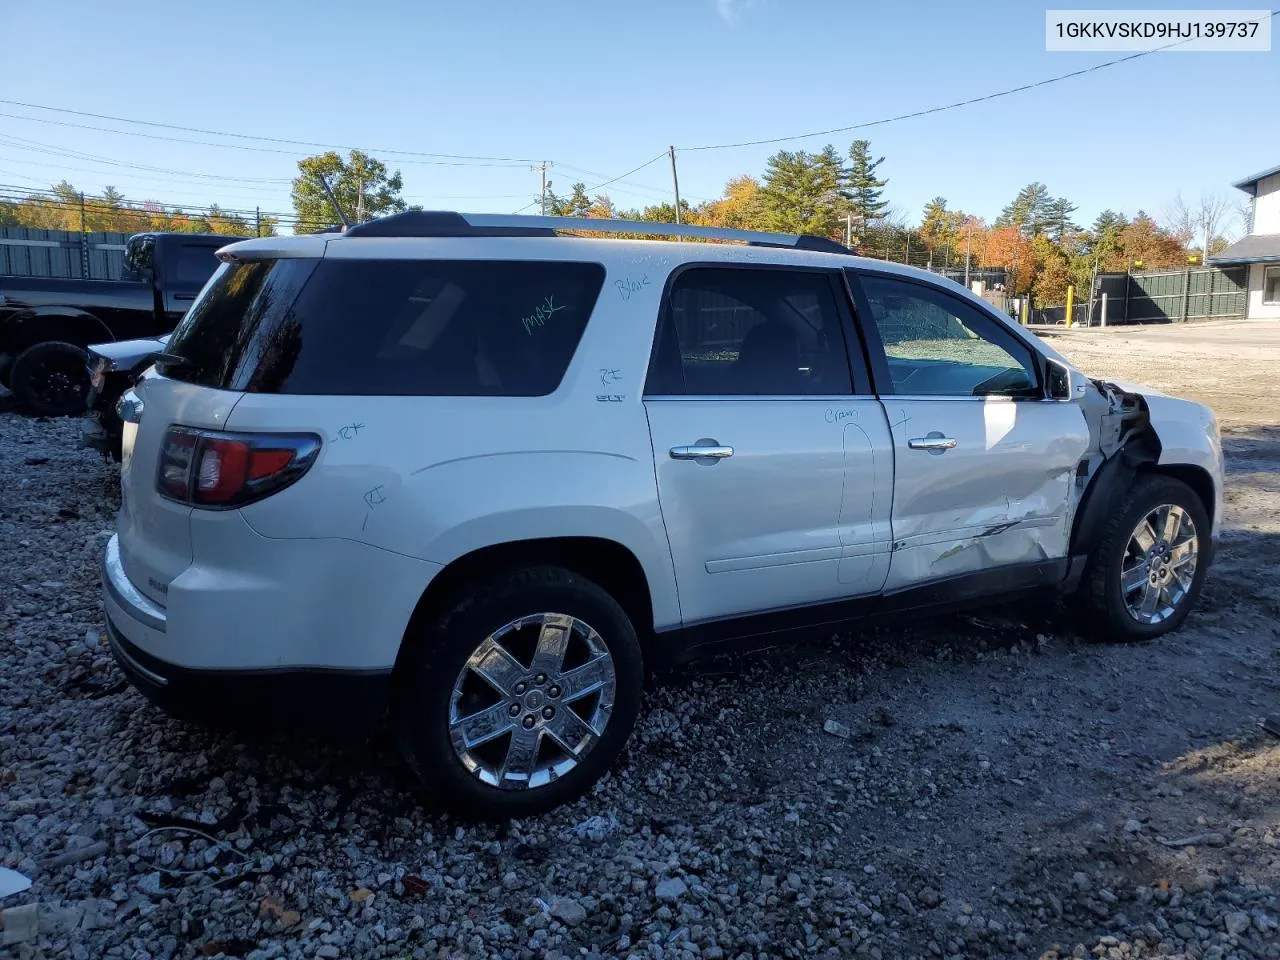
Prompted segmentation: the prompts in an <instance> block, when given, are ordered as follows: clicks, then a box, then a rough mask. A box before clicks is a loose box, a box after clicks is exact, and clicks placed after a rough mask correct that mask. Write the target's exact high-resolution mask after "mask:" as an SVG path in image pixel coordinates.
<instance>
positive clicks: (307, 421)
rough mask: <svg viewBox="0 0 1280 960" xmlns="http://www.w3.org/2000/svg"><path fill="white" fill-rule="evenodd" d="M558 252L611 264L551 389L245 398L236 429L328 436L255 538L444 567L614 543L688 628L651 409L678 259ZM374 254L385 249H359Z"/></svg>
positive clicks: (672, 617) (454, 252) (668, 614)
mask: <svg viewBox="0 0 1280 960" xmlns="http://www.w3.org/2000/svg"><path fill="white" fill-rule="evenodd" d="M418 242H419V243H423V244H425V245H430V244H433V243H438V241H418ZM552 242H554V243H555V244H556V248H555V249H556V250H557V252H558V253H560V256H559V257H558V258H559V259H566V260H569V259H584V260H592V261H595V262H600V263H602V264H603V265H604V266H605V268H606V278H605V283H604V287H603V289H602V291H601V293H600V296H599V298H598V300H597V303H596V307H595V310H594V312H593V314H592V317H591V320H590V322H589V323H588V325H587V328H586V331H585V332H584V334H583V337H582V340H581V342H580V343H579V345H578V348H577V350H576V352H575V354H574V356H573V359H572V360H571V362H570V364H569V367H568V369H567V371H566V374H565V377H564V379H563V380H562V382H561V384H560V386H559V387H558V388H557V390H556V391H555V392H554V393H552V394H551V395H549V396H545V397H465V398H462V397H406V396H396V397H385V396H368V397H338V396H296V395H293V396H291V395H281V394H270V395H268V394H255V393H250V394H245V395H244V396H243V398H242V400H241V401H240V403H239V404H237V406H236V409H235V411H234V413H233V415H232V417H231V421H230V423H229V427H230V428H231V429H243V430H278V431H295V430H301V431H312V432H315V433H317V434H319V435H321V436H322V437H323V438H324V444H323V447H322V450H321V452H320V455H319V457H318V458H317V461H316V463H315V464H314V466H313V467H312V468H311V470H310V471H309V472H308V473H307V474H306V475H305V476H304V477H303V478H302V479H301V480H299V481H298V482H297V483H296V484H294V485H293V486H292V487H290V488H288V489H286V490H284V491H282V492H280V493H278V494H276V495H274V496H272V497H270V498H268V499H266V500H263V501H261V502H259V503H255V504H251V505H249V506H248V507H246V508H244V509H243V510H242V513H243V516H244V518H245V520H246V521H247V522H248V524H249V525H250V526H251V527H252V529H253V530H254V531H256V532H257V533H258V534H260V535H261V536H264V537H268V538H280V539H294V538H327V537H337V538H344V539H348V540H354V541H358V542H361V543H366V544H368V545H370V546H374V547H378V548H381V549H384V550H390V551H394V552H396V553H399V554H403V555H405V556H408V557H414V558H418V559H422V560H427V561H431V562H433V563H436V564H441V565H447V564H448V563H450V562H451V561H453V560H456V559H458V558H459V557H462V556H464V555H466V554H468V553H470V552H472V551H474V550H477V549H481V548H484V547H489V546H493V545H497V544H502V543H506V542H512V541H518V540H528V539H537V538H543V537H570V536H573V537H598V538H604V539H608V540H612V541H615V542H616V543H618V544H620V545H622V546H624V547H626V548H627V549H628V550H630V551H631V552H632V554H634V555H635V557H636V558H637V559H638V560H639V562H640V564H641V565H642V567H643V569H644V571H645V574H646V577H647V579H648V582H649V588H650V592H651V598H652V603H653V616H654V625H655V627H658V628H662V627H665V626H674V625H677V624H678V623H679V622H680V609H679V602H678V598H677V594H676V588H675V579H674V571H673V569H672V565H671V558H670V550H669V547H668V544H667V539H666V531H665V528H664V526H663V522H662V515H661V512H660V510H659V506H658V496H657V485H656V481H655V477H654V466H653V455H652V449H651V446H650V442H649V428H648V421H647V419H646V417H645V412H644V406H643V403H642V392H643V391H642V388H643V379H644V375H645V372H646V369H647V366H648V361H649V353H650V348H651V345H652V339H653V332H654V324H655V320H656V317H657V314H658V307H659V302H660V298H661V291H662V289H663V287H664V284H665V281H666V276H667V274H668V273H669V272H670V269H671V268H672V266H674V264H675V262H676V260H675V258H673V257H669V256H668V255H663V254H646V253H642V254H639V255H637V254H635V253H634V252H631V251H627V250H625V249H624V250H620V251H617V252H614V251H612V250H601V245H599V244H590V245H589V246H582V245H580V244H578V243H576V242H575V241H572V240H566V239H557V240H555V241H552ZM523 244H524V246H523V248H522V247H521V241H515V242H514V243H513V242H511V241H506V242H502V243H495V242H493V241H489V242H488V243H487V244H486V245H485V246H484V247H483V248H479V247H477V248H475V249H477V250H479V249H483V251H484V255H485V257H486V258H488V257H492V258H495V259H513V258H516V256H518V255H519V254H521V253H523V254H524V255H526V256H527V255H528V251H529V250H530V249H531V248H533V249H536V248H534V247H533V244H531V243H530V242H529V241H523ZM336 246H339V245H338V244H333V245H331V247H330V255H332V250H333V248H334V247H336ZM375 246H382V244H377V243H375V242H374V241H364V242H361V243H358V244H357V243H353V244H351V247H352V248H356V247H359V248H361V249H363V250H367V249H369V248H371V247H375ZM539 246H541V245H539ZM570 246H572V247H574V248H578V249H573V250H570V249H566V248H567V247H570ZM627 246H628V247H629V246H631V245H627ZM458 247H459V245H458V243H457V241H453V243H451V244H450V247H449V249H448V253H447V255H448V256H451V257H454V258H457V257H458ZM542 249H543V250H545V247H542ZM561 251H563V252H561ZM383 255H384V256H389V255H391V254H388V253H385V252H384V253H383ZM440 255H441V256H445V255H446V254H445V253H443V252H442V253H441V254H440ZM423 587H424V589H425V587H426V583H425V582H424V584H423Z"/></svg>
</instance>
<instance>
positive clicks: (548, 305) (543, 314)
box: [520, 297, 569, 337]
mask: <svg viewBox="0 0 1280 960" xmlns="http://www.w3.org/2000/svg"><path fill="white" fill-rule="evenodd" d="M551 299H552V298H551V297H547V298H546V299H545V300H543V301H542V303H540V304H538V308H537V309H536V310H534V311H533V313H531V314H529V316H527V317H525V318H524V319H523V320H521V321H520V322H521V323H522V324H523V325H524V332H525V333H527V334H528V335H529V336H531V337H532V336H533V328H534V327H545V326H546V325H547V321H548V320H550V319H551V318H552V317H553V316H555V315H556V314H557V313H559V312H560V311H561V310H568V309H569V308H568V307H567V306H565V305H563V304H561V305H560V306H558V307H557V306H556V305H555V304H554V303H552V302H551Z"/></svg>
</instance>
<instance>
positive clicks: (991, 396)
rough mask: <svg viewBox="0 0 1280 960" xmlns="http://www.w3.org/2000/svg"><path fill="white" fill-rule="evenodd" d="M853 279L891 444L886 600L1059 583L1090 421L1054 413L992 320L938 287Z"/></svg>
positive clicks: (1063, 408) (1020, 353)
mask: <svg viewBox="0 0 1280 960" xmlns="http://www.w3.org/2000/svg"><path fill="white" fill-rule="evenodd" d="M848 275H849V280H850V283H851V285H852V287H853V290H854V299H855V303H856V305H857V307H858V314H859V320H860V323H861V326H862V330H863V334H864V336H865V338H866V340H867V344H868V352H869V357H870V361H871V364H872V372H873V374H874V376H875V382H876V389H877V392H878V393H879V394H880V396H881V400H882V402H883V404H884V407H885V412H886V413H887V414H888V417H889V425H890V429H891V430H892V433H893V450H894V464H895V471H894V474H895V475H894V495H893V559H892V561H891V563H890V566H889V575H888V578H887V580H886V582H885V585H884V590H885V592H886V593H893V592H895V591H899V590H904V589H907V588H910V587H914V586H918V585H921V584H925V583H928V582H930V581H938V580H944V579H948V578H954V577H961V576H964V575H967V574H974V573H979V572H986V571H990V570H992V569H994V568H1001V567H1013V566H1014V565H1025V566H1023V567H1021V568H1020V569H1019V571H1018V572H1017V573H1015V572H1014V571H1013V570H1007V571H1005V573H1003V574H996V575H995V577H993V580H996V581H998V582H997V583H995V584H994V586H995V587H997V588H998V587H1000V586H1007V587H1009V588H1011V589H1012V588H1014V587H1016V586H1022V585H1029V583H1034V582H1039V580H1040V579H1042V578H1051V577H1052V576H1054V575H1055V573H1054V571H1053V569H1052V565H1046V564H1044V563H1043V561H1046V560H1057V559H1061V558H1064V557H1065V556H1066V554H1067V549H1068V544H1069V539H1070V533H1071V510H1070V498H1071V489H1072V484H1073V483H1074V478H1075V471H1076V466H1077V463H1078V462H1079V460H1080V458H1081V457H1082V456H1083V454H1084V452H1085V449H1086V448H1087V446H1088V442H1089V431H1088V427H1087V426H1086V424H1085V420H1084V416H1083V414H1082V413H1081V411H1080V408H1079V407H1078V406H1077V405H1076V404H1075V403H1070V402H1061V401H1056V400H1048V399H1045V396H1046V394H1045V391H1044V389H1043V376H1042V372H1041V368H1042V364H1040V363H1038V362H1037V357H1036V355H1035V353H1034V351H1033V350H1032V349H1031V348H1030V347H1029V346H1028V345H1027V344H1026V343H1025V342H1023V341H1022V339H1021V338H1020V337H1018V336H1017V335H1016V334H1015V333H1014V332H1013V331H1012V330H1009V329H1008V328H1007V327H1005V325H1004V323H1003V322H1001V321H1000V320H998V319H997V318H996V317H995V316H994V314H993V312H988V311H987V310H985V309H983V308H982V307H980V306H979V305H977V304H975V303H971V302H969V301H967V300H966V299H964V298H963V297H961V296H957V295H955V294H952V293H950V292H948V291H947V290H945V289H944V288H942V287H941V286H940V285H937V284H932V283H928V282H927V281H915V280H911V279H908V278H906V277H902V276H896V275H892V274H888V273H876V272H873V271H861V270H850V271H848ZM1024 578H1025V579H1027V580H1028V581H1029V582H1028V583H1024V582H1023V579H1024Z"/></svg>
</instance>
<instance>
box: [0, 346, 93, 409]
mask: <svg viewBox="0 0 1280 960" xmlns="http://www.w3.org/2000/svg"><path fill="white" fill-rule="evenodd" d="M86 362H87V360H86V356H85V352H84V351H83V350H82V349H80V348H79V347H77V346H76V345H75V344H74V343H66V342H64V341H61V340H49V341H46V342H44V343H37V344H35V345H34V346H31V347H27V349H26V350H24V351H22V353H20V354H18V356H17V359H15V360H14V361H13V366H12V368H11V369H10V370H9V389H10V390H12V391H13V395H14V396H15V397H16V398H17V399H18V402H19V403H20V404H22V405H23V406H24V407H27V408H28V409H29V410H32V411H34V412H36V413H39V414H43V415H44V416H46V417H64V416H70V415H72V414H77V413H84V411H85V402H86V398H87V397H88V395H89V371H88V369H87V368H86V366H85V364H86Z"/></svg>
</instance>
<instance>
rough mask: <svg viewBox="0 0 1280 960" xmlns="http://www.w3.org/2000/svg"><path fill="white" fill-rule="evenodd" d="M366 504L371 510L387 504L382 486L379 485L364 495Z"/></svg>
mask: <svg viewBox="0 0 1280 960" xmlns="http://www.w3.org/2000/svg"><path fill="white" fill-rule="evenodd" d="M364 502H365V503H367V504H368V505H369V509H370V510H372V509H373V508H374V507H376V506H377V505H378V504H380V503H386V502H387V498H386V497H385V496H384V495H383V493H382V485H381V484H379V485H378V486H376V487H374V488H373V489H372V490H366V491H365V493H364Z"/></svg>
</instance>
